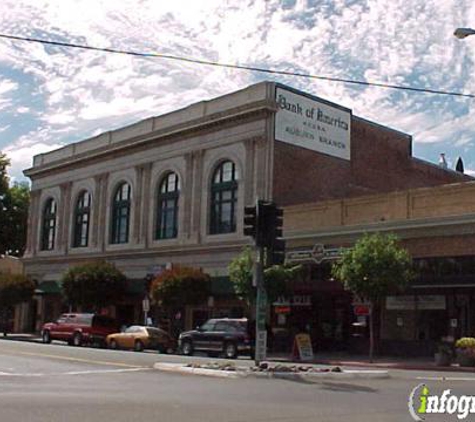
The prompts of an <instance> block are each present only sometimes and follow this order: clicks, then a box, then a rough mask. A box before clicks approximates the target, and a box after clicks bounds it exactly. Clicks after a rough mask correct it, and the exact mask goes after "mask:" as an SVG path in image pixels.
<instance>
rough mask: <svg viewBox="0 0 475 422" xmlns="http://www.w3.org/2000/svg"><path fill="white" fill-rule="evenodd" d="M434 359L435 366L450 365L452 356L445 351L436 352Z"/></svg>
mask: <svg viewBox="0 0 475 422" xmlns="http://www.w3.org/2000/svg"><path fill="white" fill-rule="evenodd" d="M434 359H435V366H450V365H451V364H452V356H451V355H449V354H447V353H441V352H439V353H436V354H435V355H434Z"/></svg>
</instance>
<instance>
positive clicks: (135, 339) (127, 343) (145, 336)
mask: <svg viewBox="0 0 475 422" xmlns="http://www.w3.org/2000/svg"><path fill="white" fill-rule="evenodd" d="M106 343H107V346H108V347H109V348H110V349H133V350H135V351H136V352H141V351H142V350H144V349H156V350H158V351H159V352H160V353H173V352H174V351H175V350H176V341H175V340H174V339H173V338H172V337H171V336H170V334H168V333H167V332H166V331H165V330H162V329H161V328H155V327H144V326H141V325H132V326H131V327H128V328H126V330H125V331H124V332H122V333H114V334H110V335H108V336H107V338H106Z"/></svg>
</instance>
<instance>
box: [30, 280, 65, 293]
mask: <svg viewBox="0 0 475 422" xmlns="http://www.w3.org/2000/svg"><path fill="white" fill-rule="evenodd" d="M61 293H62V289H61V285H60V283H59V282H58V281H42V282H41V283H40V284H38V287H37V288H36V289H35V294H37V295H60V294H61Z"/></svg>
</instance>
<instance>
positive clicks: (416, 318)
mask: <svg viewBox="0 0 475 422" xmlns="http://www.w3.org/2000/svg"><path fill="white" fill-rule="evenodd" d="M474 194H475V183H474V182H469V183H457V184H448V185H442V186H436V187H431V188H419V189H412V190H406V191H398V192H392V193H387V194H377V195H370V196H361V197H355V198H349V199H343V200H337V201H335V200H329V201H320V202H316V203H311V204H300V205H294V206H290V207H287V208H286V225H287V226H286V227H287V230H286V237H287V245H288V247H289V252H288V259H289V260H290V261H295V262H300V263H301V264H302V265H303V266H304V267H305V269H306V272H305V273H306V275H307V276H306V278H305V280H303V281H299V282H298V283H296V284H295V286H294V291H295V293H296V294H297V295H298V296H300V297H304V298H308V299H307V300H303V303H304V304H305V306H296V307H294V308H292V309H289V311H290V312H289V315H287V317H288V318H292V316H294V318H295V317H296V318H299V319H303V320H306V321H311V330H313V332H312V334H313V338H314V339H315V343H316V346H317V348H319V349H325V348H327V349H335V348H341V347H344V348H347V347H351V346H354V347H356V348H360V347H361V346H365V343H366V341H363V342H362V344H358V337H356V336H355V335H358V334H361V332H359V331H358V327H357V326H352V324H353V323H354V322H357V321H359V322H361V323H362V324H363V325H365V324H366V322H367V321H366V318H367V317H366V316H364V315H361V316H359V317H358V315H355V312H354V311H355V309H356V308H355V307H354V306H353V305H355V303H354V302H353V298H352V297H351V295H349V294H348V293H347V292H345V291H344V290H343V288H342V286H341V285H340V284H339V283H337V282H336V281H333V280H332V279H331V276H330V267H331V263H332V262H333V260H334V259H337V258H338V256H339V249H340V248H345V247H351V246H352V245H353V244H354V242H355V241H356V240H357V239H358V238H359V237H360V236H361V235H362V234H363V233H368V232H369V233H371V232H390V233H396V234H397V235H398V237H399V238H400V239H401V241H402V245H403V246H404V247H405V248H407V249H408V251H409V252H410V254H411V256H412V257H413V260H414V263H415V269H416V273H417V277H416V279H415V280H414V281H413V282H412V283H411V285H410V286H409V287H408V288H407V290H406V291H405V292H403V293H402V294H400V295H398V296H390V297H388V298H386V303H385V304H384V306H383V309H382V314H381V325H380V329H379V336H380V338H381V342H380V343H381V347H382V351H383V352H386V353H392V354H397V353H400V354H404V355H407V354H428V353H431V352H433V351H434V349H435V346H436V344H437V342H438V341H440V339H441V338H442V337H446V336H450V337H453V338H454V339H457V338H459V337H462V336H473V335H474V332H475V226H474V224H473V223H474V222H475V199H474V198H475V195H474ZM315 245H319V247H318V248H316V247H315ZM317 249H318V251H317V252H313V253H312V251H316V250H317ZM306 252H307V253H306ZM293 313H294V314H295V315H292V314H293ZM274 318H276V315H274ZM322 327H326V331H325V329H323V330H322ZM288 329H289V327H288V325H286V324H282V326H281V332H284V333H285V331H286V330H288ZM363 331H364V330H363ZM352 343H353V344H352ZM366 350H367V349H366Z"/></svg>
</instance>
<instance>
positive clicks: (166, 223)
mask: <svg viewBox="0 0 475 422" xmlns="http://www.w3.org/2000/svg"><path fill="white" fill-rule="evenodd" d="M172 177H173V178H174V180H171V178H172ZM170 186H171V188H170ZM171 189H173V190H171ZM156 195H157V196H156V198H157V207H156V220H155V236H154V239H155V240H167V239H176V238H177V237H178V213H179V210H180V208H179V199H180V177H179V176H178V174H177V173H175V172H173V171H170V172H167V173H166V174H165V175H164V176H163V177H162V178H161V180H160V183H159V184H158V188H157V193H156ZM170 204H171V206H170Z"/></svg>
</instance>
